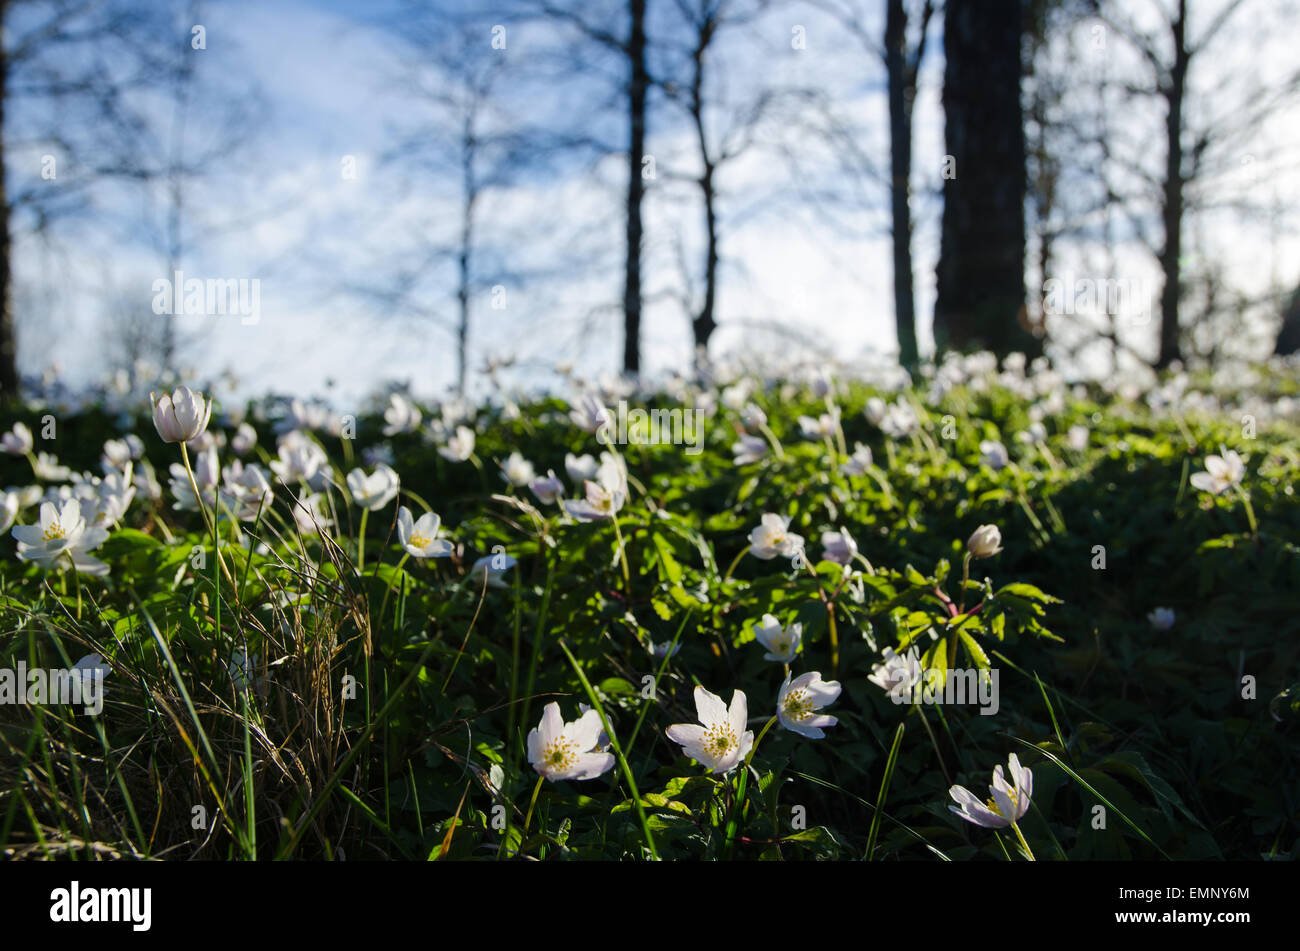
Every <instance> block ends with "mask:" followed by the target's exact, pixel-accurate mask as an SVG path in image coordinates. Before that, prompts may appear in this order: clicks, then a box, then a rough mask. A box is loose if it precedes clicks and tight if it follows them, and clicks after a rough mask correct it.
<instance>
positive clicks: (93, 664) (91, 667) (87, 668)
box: [72, 654, 113, 696]
mask: <svg viewBox="0 0 1300 951" xmlns="http://www.w3.org/2000/svg"><path fill="white" fill-rule="evenodd" d="M72 669H73V671H74V672H75V673H76V674H77V675H78V676H79V677H80V678H81V682H82V683H83V684H85V683H86V682H87V681H92V680H95V679H99V680H100V681H101V682H102V681H103V679H104V678H105V677H107V676H108V675H109V674H111V673H112V672H113V671H112V670H111V669H110V668H109V666H108V664H107V663H105V661H104V657H103V655H101V654H87V655H86V656H85V657H82V658H81V659H80V660H78V661H77V662H76V663H75V664H73V665H72ZM83 696H84V694H83Z"/></svg>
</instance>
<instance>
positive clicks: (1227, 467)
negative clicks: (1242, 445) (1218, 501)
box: [1188, 449, 1246, 495]
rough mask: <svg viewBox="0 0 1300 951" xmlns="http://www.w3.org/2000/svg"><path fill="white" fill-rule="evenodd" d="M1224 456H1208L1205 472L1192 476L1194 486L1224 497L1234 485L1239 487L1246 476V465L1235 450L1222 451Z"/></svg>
mask: <svg viewBox="0 0 1300 951" xmlns="http://www.w3.org/2000/svg"><path fill="white" fill-rule="evenodd" d="M1222 452H1223V455H1222V456H1206V457H1205V471H1204V472H1195V473H1193V474H1192V477H1191V479H1189V480H1188V481H1190V482H1191V483H1192V485H1193V486H1194V487H1196V488H1198V489H1200V490H1201V491H1202V492H1209V493H1211V494H1213V495H1222V494H1223V493H1224V492H1226V491H1228V489H1231V488H1232V487H1233V486H1234V485H1239V484H1240V483H1241V480H1242V478H1243V477H1244V476H1245V474H1246V464H1245V463H1243V462H1242V461H1241V456H1239V455H1237V453H1236V451H1235V450H1233V449H1227V450H1222Z"/></svg>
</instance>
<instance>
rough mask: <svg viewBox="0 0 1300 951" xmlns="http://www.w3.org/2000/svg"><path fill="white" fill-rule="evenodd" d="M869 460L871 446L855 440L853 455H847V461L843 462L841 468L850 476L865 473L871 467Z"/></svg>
mask: <svg viewBox="0 0 1300 951" xmlns="http://www.w3.org/2000/svg"><path fill="white" fill-rule="evenodd" d="M871 461H872V460H871V447H870V446H864V445H862V443H860V442H856V443H854V444H853V455H851V456H849V461H848V462H846V463H844V466H843V469H844V471H845V472H846V473H847V474H848V475H851V476H860V475H866V474H867V470H868V469H870V468H871Z"/></svg>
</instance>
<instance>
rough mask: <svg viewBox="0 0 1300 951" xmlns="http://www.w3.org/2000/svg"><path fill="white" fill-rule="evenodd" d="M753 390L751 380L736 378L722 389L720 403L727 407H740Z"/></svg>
mask: <svg viewBox="0 0 1300 951" xmlns="http://www.w3.org/2000/svg"><path fill="white" fill-rule="evenodd" d="M753 392H754V381H753V380H738V381H737V382H736V383H734V384H732V385H731V386H728V387H727V388H726V389H724V390H723V391H722V405H723V406H725V407H727V409H737V410H738V409H741V408H742V407H743V406H744V405H745V403H747V402H748V401H749V397H750V396H751V395H752V394H753Z"/></svg>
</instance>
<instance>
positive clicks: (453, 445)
mask: <svg viewBox="0 0 1300 951" xmlns="http://www.w3.org/2000/svg"><path fill="white" fill-rule="evenodd" d="M476 438H477V437H476V436H475V434H474V430H472V429H470V428H469V427H468V426H457V427H456V434H455V435H454V436H451V437H450V438H449V439H448V440H447V445H445V446H443V447H441V448H440V449H439V450H438V455H440V456H442V458H444V459H446V460H448V461H449V462H468V461H469V457H470V456H472V455H474V443H475V440H476Z"/></svg>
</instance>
